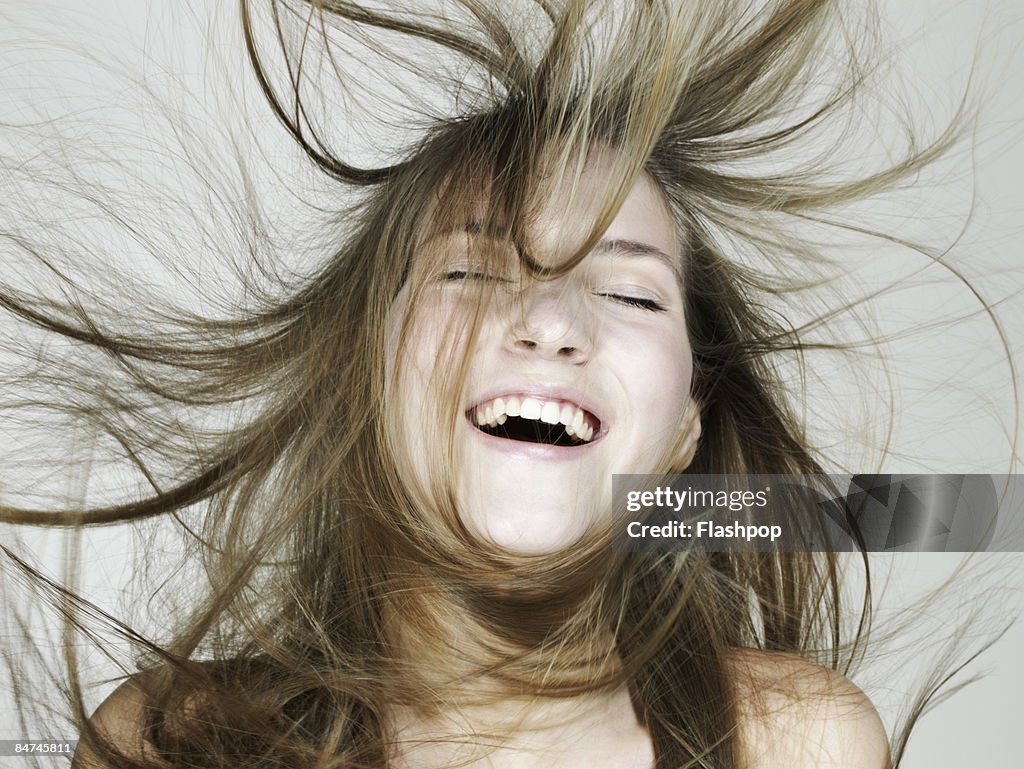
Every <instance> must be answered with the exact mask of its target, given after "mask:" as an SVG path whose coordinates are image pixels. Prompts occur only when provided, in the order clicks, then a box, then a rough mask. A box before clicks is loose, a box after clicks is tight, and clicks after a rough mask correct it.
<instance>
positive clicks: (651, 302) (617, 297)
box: [598, 294, 665, 312]
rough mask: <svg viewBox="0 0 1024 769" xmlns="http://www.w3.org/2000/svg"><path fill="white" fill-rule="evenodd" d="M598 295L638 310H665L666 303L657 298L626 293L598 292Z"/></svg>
mask: <svg viewBox="0 0 1024 769" xmlns="http://www.w3.org/2000/svg"><path fill="white" fill-rule="evenodd" d="M598 296H603V297H607V298H608V299H611V300H612V301H613V302H618V303H619V304H624V305H626V306H627V307H636V308H637V309H638V310H647V311H649V312H665V305H663V304H662V303H661V302H659V301H657V300H656V299H647V298H645V297H640V296H628V295H626V294H598Z"/></svg>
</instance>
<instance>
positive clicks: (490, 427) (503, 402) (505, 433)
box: [466, 395, 601, 447]
mask: <svg viewBox="0 0 1024 769" xmlns="http://www.w3.org/2000/svg"><path fill="white" fill-rule="evenodd" d="M466 416H467V417H469V421H470V422H472V423H473V426H474V427H476V428H477V429H478V430H480V431H481V432H484V433H487V434H488V435H493V436H494V437H496V438H505V439H507V440H512V441H524V442H527V443H544V444H547V445H550V446H568V447H572V446H585V445H586V444H588V443H590V442H591V441H592V440H593V439H594V436H595V435H596V434H597V433H598V432H599V431H600V429H601V422H600V420H598V418H597V417H596V416H594V415H593V414H591V413H590V412H589V411H586V410H585V409H583V408H581V407H579V406H577V405H576V404H575V403H571V402H569V401H562V400H554V399H546V398H537V397H533V396H516V395H512V396H505V397H500V398H494V399H493V400H489V401H484V402H483V403H479V404H477V405H476V406H474V407H473V408H471V409H470V410H469V411H468V412H467V414H466Z"/></svg>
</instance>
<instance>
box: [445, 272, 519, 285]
mask: <svg viewBox="0 0 1024 769" xmlns="http://www.w3.org/2000/svg"><path fill="white" fill-rule="evenodd" d="M440 279H441V280H444V281H452V282H457V281H460V280H492V281H498V282H500V283H507V282H508V278H504V277H502V276H500V275H492V274H490V273H489V272H479V271H477V270H449V271H448V272H445V273H444V274H442V275H441V278H440Z"/></svg>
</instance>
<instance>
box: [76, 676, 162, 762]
mask: <svg viewBox="0 0 1024 769" xmlns="http://www.w3.org/2000/svg"><path fill="white" fill-rule="evenodd" d="M143 676H145V674H144V673H140V674H137V675H134V676H132V677H131V678H129V679H128V680H126V681H125V682H124V683H122V684H121V685H120V686H119V687H117V688H116V689H115V690H114V691H113V692H112V693H111V694H110V696H108V697H107V698H106V699H105V700H104V701H103V702H102V703H101V704H100V706H99V707H98V708H97V709H96V712H95V713H93V714H92V717H91V718H90V719H89V724H90V725H91V726H92V727H93V728H94V729H95V731H96V733H97V736H98V737H99V738H100V739H101V740H103V741H105V742H107V743H109V744H111V745H114V746H116V748H117V749H118V750H119V751H120V752H121V753H123V754H124V755H125V756H127V757H129V758H132V759H136V760H140V759H142V760H145V759H149V760H152V759H153V758H154V756H153V751H152V750H151V749H150V746H149V745H148V743H147V742H146V740H145V731H146V729H145V727H146V699H145V696H144V693H143V684H144V682H145V679H144V678H143ZM90 742H91V740H89V739H88V738H87V735H86V734H84V733H83V734H82V735H81V737H80V739H79V742H78V750H77V751H76V752H75V757H74V759H73V760H72V762H71V769H107V767H108V764H107V762H105V761H104V760H103V759H102V758H101V757H100V756H99V755H97V753H96V751H95V750H94V748H93V746H92V745H91V744H90Z"/></svg>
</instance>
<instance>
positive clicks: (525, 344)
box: [516, 339, 537, 350]
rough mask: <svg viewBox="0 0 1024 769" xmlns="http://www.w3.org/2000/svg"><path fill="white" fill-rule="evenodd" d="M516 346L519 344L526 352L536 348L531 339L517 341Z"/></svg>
mask: <svg viewBox="0 0 1024 769" xmlns="http://www.w3.org/2000/svg"><path fill="white" fill-rule="evenodd" d="M516 344H519V345H521V346H523V347H525V348H527V349H528V350H532V349H534V348H535V347H536V346H537V343H536V342H534V341H533V340H532V339H519V340H517V341H516Z"/></svg>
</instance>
